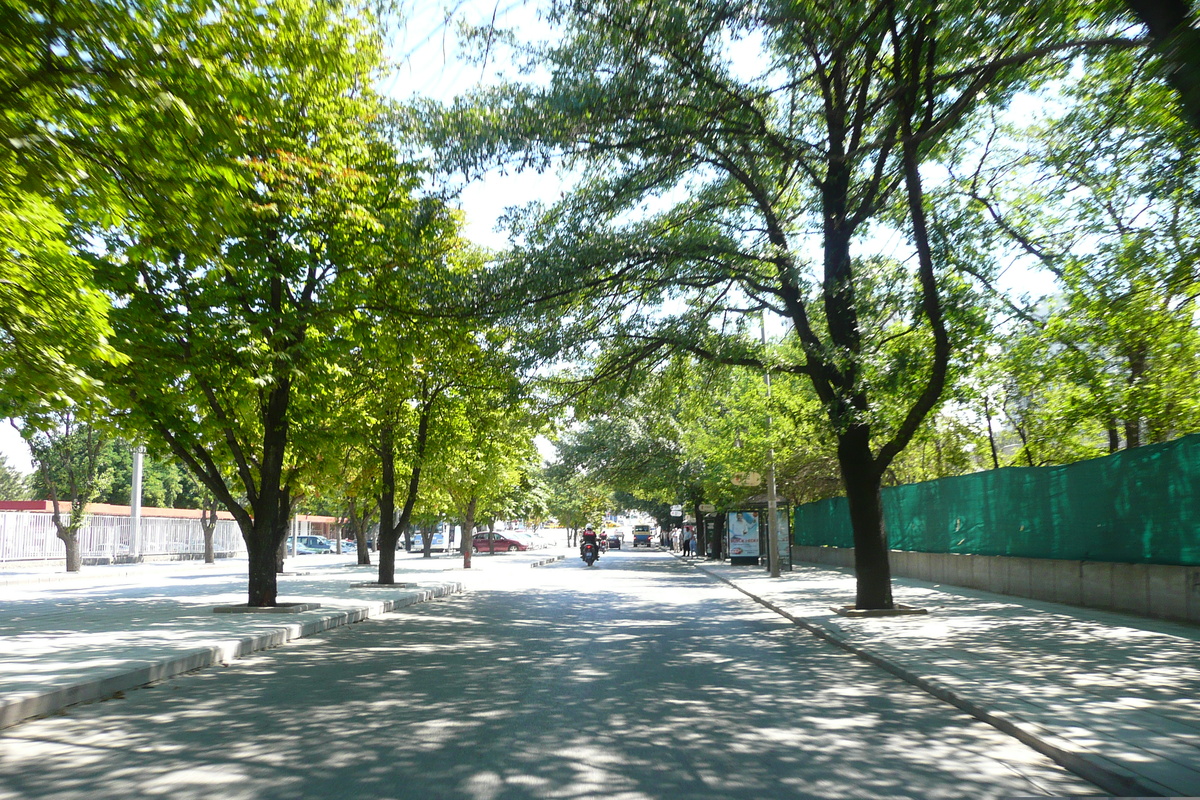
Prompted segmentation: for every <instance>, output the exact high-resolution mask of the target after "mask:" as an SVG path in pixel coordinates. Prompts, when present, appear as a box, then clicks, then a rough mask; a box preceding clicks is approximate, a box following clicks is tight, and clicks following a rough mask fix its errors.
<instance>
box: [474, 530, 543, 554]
mask: <svg viewBox="0 0 1200 800" xmlns="http://www.w3.org/2000/svg"><path fill="white" fill-rule="evenodd" d="M471 549H472V550H474V551H475V552H476V553H496V552H502V551H506V552H509V553H511V552H513V551H515V550H528V549H529V545H527V544H525V543H524V542H522V541H520V540H518V539H510V538H509V537H507V536H505V535H504V533H502V532H501V531H482V532H480V533H477V534H475V537H474V538H473V539H472V540H471Z"/></svg>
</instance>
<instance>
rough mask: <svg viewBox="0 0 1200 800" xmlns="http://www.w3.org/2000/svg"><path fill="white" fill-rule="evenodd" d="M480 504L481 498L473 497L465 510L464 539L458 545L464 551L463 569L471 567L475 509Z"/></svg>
mask: <svg viewBox="0 0 1200 800" xmlns="http://www.w3.org/2000/svg"><path fill="white" fill-rule="evenodd" d="M478 505H479V498H478V497H472V498H471V502H469V503H467V508H466V510H465V511H464V512H463V518H462V541H460V542H459V543H458V547H459V549H460V550H461V551H462V557H463V569H470V568H471V545H472V544H473V543H474V540H475V509H476V507H478Z"/></svg>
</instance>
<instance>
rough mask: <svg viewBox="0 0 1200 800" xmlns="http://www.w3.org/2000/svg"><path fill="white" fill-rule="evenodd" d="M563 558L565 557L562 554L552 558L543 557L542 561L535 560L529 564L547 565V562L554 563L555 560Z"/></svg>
mask: <svg viewBox="0 0 1200 800" xmlns="http://www.w3.org/2000/svg"><path fill="white" fill-rule="evenodd" d="M562 560H563V557H562V556H551V557H550V558H543V559H542V560H541V561H535V562H533V563H532V564H530V565H529V566H531V567H544V566H546V565H547V564H553V563H554V562H556V561H562Z"/></svg>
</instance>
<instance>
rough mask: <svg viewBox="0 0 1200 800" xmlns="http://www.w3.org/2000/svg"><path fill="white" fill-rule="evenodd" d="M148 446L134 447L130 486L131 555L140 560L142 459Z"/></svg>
mask: <svg viewBox="0 0 1200 800" xmlns="http://www.w3.org/2000/svg"><path fill="white" fill-rule="evenodd" d="M145 456H146V448H144V447H142V446H141V445H138V446H137V447H135V448H133V485H132V486H130V487H129V556H130V558H132V559H133V560H134V561H140V560H141V555H142V459H144V458H145Z"/></svg>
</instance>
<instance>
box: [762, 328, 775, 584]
mask: <svg viewBox="0 0 1200 800" xmlns="http://www.w3.org/2000/svg"><path fill="white" fill-rule="evenodd" d="M759 319H760V321H761V322H762V344H763V352H764V354H765V352H766V348H767V312H766V309H764V310H763V312H762V316H761V317H759ZM763 378H764V380H765V381H766V384H767V448H768V450H767V565H768V566H769V567H770V569H771V577H772V578H778V577H779V575H780V568H779V530H778V529H779V520H778V519H777V516H778V507H777V504H776V502H775V443H774V441H772V438H771V368H770V367H769V366H768V367H766V368H765V370H764V373H763Z"/></svg>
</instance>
